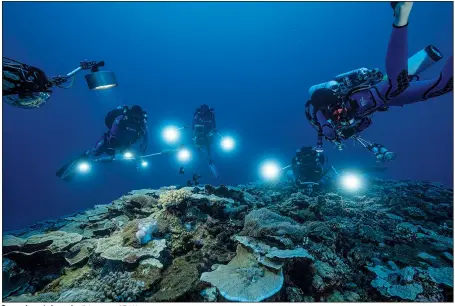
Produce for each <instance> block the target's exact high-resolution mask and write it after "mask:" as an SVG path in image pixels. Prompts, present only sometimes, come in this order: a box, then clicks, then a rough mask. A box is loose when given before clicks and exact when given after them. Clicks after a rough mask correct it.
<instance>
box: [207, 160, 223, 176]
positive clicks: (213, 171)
mask: <svg viewBox="0 0 455 306" xmlns="http://www.w3.org/2000/svg"><path fill="white" fill-rule="evenodd" d="M209 168H210V172H211V173H212V176H213V178H216V179H217V178H218V177H219V176H220V174H219V173H218V170H216V167H215V165H214V164H213V163H212V162H209Z"/></svg>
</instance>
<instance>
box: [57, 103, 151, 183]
mask: <svg viewBox="0 0 455 306" xmlns="http://www.w3.org/2000/svg"><path fill="white" fill-rule="evenodd" d="M146 123H147V113H146V112H145V111H144V110H143V109H142V108H141V107H140V106H139V105H133V106H129V105H123V106H119V107H117V108H116V109H114V110H112V111H110V112H109V113H108V114H107V115H106V117H105V124H106V127H107V128H108V131H107V132H106V133H104V134H103V136H102V137H101V139H100V140H99V141H98V142H97V143H96V145H95V147H94V148H92V149H91V150H88V151H86V152H85V153H83V154H82V155H81V156H79V157H78V158H77V159H75V160H73V161H71V162H70V163H68V164H66V165H65V166H63V167H62V168H61V169H59V170H58V171H57V173H56V174H57V176H58V177H61V178H62V179H64V180H66V181H69V180H71V179H72V178H73V176H74V174H75V171H74V170H75V167H76V166H77V164H80V163H81V162H89V161H95V162H97V161H100V162H104V161H108V162H109V161H113V160H114V159H115V157H116V153H118V152H125V151H127V150H129V149H130V148H131V147H132V146H133V145H134V144H136V143H137V142H138V141H139V140H140V139H142V142H141V143H140V153H141V155H144V153H145V150H146V149H147V142H148V132H147V126H146ZM129 154H132V153H129ZM102 155H104V156H103V157H100V156H102ZM125 155H126V153H125ZM127 158H134V157H133V156H130V157H127ZM139 162H142V161H141V160H139Z"/></svg>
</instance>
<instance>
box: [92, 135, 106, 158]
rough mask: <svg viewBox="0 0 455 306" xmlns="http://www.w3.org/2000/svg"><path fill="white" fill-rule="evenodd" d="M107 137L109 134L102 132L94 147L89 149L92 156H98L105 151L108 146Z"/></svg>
mask: <svg viewBox="0 0 455 306" xmlns="http://www.w3.org/2000/svg"><path fill="white" fill-rule="evenodd" d="M108 137H109V135H107V134H104V135H103V136H101V138H100V139H99V140H98V142H97V143H96V145H95V147H94V148H93V149H91V150H90V154H91V155H93V156H100V155H101V154H103V153H105V152H106V151H107V147H108V143H109V141H108Z"/></svg>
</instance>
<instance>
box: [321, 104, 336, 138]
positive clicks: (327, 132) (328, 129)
mask: <svg viewBox="0 0 455 306" xmlns="http://www.w3.org/2000/svg"><path fill="white" fill-rule="evenodd" d="M316 118H317V121H318V123H319V126H320V127H321V129H322V133H323V134H324V136H325V138H327V140H329V141H334V140H337V135H336V133H335V130H334V129H333V127H332V125H331V124H330V123H329V122H328V121H327V119H326V118H325V116H324V113H323V112H322V111H321V110H318V111H317V112H316Z"/></svg>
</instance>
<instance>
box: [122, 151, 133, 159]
mask: <svg viewBox="0 0 455 306" xmlns="http://www.w3.org/2000/svg"><path fill="white" fill-rule="evenodd" d="M123 158H124V159H133V158H134V154H133V153H131V152H130V151H126V152H125V153H123Z"/></svg>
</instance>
